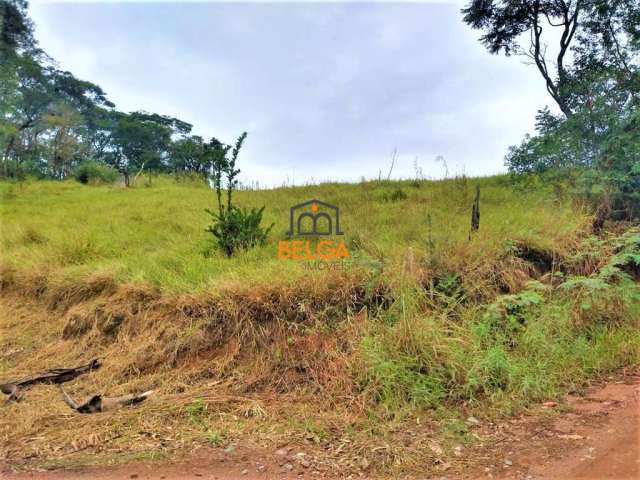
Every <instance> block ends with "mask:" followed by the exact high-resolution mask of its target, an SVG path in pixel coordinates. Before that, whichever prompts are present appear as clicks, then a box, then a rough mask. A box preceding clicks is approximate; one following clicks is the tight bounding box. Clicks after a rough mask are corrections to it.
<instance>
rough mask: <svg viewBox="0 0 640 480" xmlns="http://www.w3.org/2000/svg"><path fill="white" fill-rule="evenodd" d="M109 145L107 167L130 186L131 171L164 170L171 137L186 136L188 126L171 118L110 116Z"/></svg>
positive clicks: (140, 113)
mask: <svg viewBox="0 0 640 480" xmlns="http://www.w3.org/2000/svg"><path fill="white" fill-rule="evenodd" d="M111 128H112V130H111V135H110V139H109V144H110V147H111V155H110V156H108V159H109V163H111V164H112V165H113V166H114V167H116V168H117V169H118V170H119V171H120V172H121V173H122V174H123V176H124V179H125V185H127V186H129V185H130V172H131V170H132V169H135V170H138V171H139V172H142V171H143V170H144V169H145V168H146V169H148V170H154V171H160V170H163V169H165V168H166V167H167V164H166V163H167V162H166V160H167V157H168V154H169V152H170V148H171V145H172V135H180V134H186V133H188V132H189V131H190V130H191V125H190V124H188V123H186V122H183V121H181V120H178V119H176V118H173V117H167V116H162V115H157V114H150V113H146V112H133V113H129V114H126V113H121V112H114V113H113V125H112V127H111Z"/></svg>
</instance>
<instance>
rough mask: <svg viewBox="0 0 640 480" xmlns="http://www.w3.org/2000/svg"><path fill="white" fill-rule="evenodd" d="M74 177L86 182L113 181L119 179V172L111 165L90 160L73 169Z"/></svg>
mask: <svg viewBox="0 0 640 480" xmlns="http://www.w3.org/2000/svg"><path fill="white" fill-rule="evenodd" d="M73 177H74V178H75V179H76V180H77V181H78V182H80V183H84V184H97V183H113V182H115V181H116V180H117V179H118V172H117V171H116V170H115V169H114V168H112V167H110V166H109V165H104V164H102V163H98V162H94V161H91V160H88V161H86V162H82V163H81V164H80V165H78V166H77V167H76V168H75V169H74V170H73Z"/></svg>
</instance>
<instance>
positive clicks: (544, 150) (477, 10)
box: [463, 0, 640, 218]
mask: <svg viewBox="0 0 640 480" xmlns="http://www.w3.org/2000/svg"><path fill="white" fill-rule="evenodd" d="M463 14H464V19H465V21H466V22H467V23H468V24H469V25H471V26H472V27H473V28H476V29H480V30H482V31H483V33H484V35H483V36H482V37H481V41H482V42H483V43H484V45H485V46H486V47H487V48H488V49H489V51H490V52H492V53H499V52H504V53H505V54H506V55H512V54H516V55H522V56H525V57H528V58H529V59H531V60H532V63H533V64H534V65H535V66H536V67H537V69H538V71H539V72H540V74H541V76H542V78H543V80H544V82H545V85H546V88H547V91H548V92H549V94H550V95H551V97H552V98H553V100H554V101H555V103H556V104H557V106H558V108H559V110H560V112H561V113H560V114H554V113H552V112H551V111H550V110H549V109H547V108H545V109H544V110H542V111H540V112H539V114H538V117H537V132H536V134H535V135H534V136H527V137H526V138H525V139H524V141H523V142H522V144H521V145H519V146H517V147H512V148H511V150H510V152H509V154H508V155H507V158H506V162H507V166H508V167H509V169H510V170H511V171H512V172H515V173H517V174H522V173H529V172H537V173H540V172H545V175H546V176H547V177H549V175H551V177H553V178H555V179H557V180H559V181H562V182H566V180H567V179H571V180H572V181H573V182H574V184H575V186H576V187H579V191H580V192H581V193H583V194H585V195H586V196H587V198H589V199H591V200H593V201H594V202H595V203H597V204H598V205H599V206H600V209H599V211H600V213H602V214H603V216H604V215H605V214H606V215H609V214H613V215H614V216H615V217H618V218H637V217H639V216H640V194H639V189H640V3H639V2H637V0H615V1H606V0H560V1H558V0H548V1H546V0H537V1H531V2H510V1H493V0H490V1H487V0H474V1H472V2H471V3H470V4H469V5H468V6H467V7H466V8H465V9H464V10H463ZM554 42H555V43H556V45H553V44H554ZM554 47H555V48H554ZM552 53H553V54H554V55H553V54H552Z"/></svg>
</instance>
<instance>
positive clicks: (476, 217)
mask: <svg viewBox="0 0 640 480" xmlns="http://www.w3.org/2000/svg"><path fill="white" fill-rule="evenodd" d="M479 229H480V186H479V185H476V199H475V200H474V201H473V208H472V209H471V231H470V232H469V240H471V235H472V234H473V232H477V231H478V230H479Z"/></svg>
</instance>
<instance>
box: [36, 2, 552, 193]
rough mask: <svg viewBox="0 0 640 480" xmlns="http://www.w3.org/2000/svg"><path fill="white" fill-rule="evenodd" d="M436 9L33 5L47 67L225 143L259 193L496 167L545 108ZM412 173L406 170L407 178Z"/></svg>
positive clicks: (536, 83)
mask: <svg viewBox="0 0 640 480" xmlns="http://www.w3.org/2000/svg"><path fill="white" fill-rule="evenodd" d="M463 5H464V2H450V3H433V2H427V3H388V2H385V3H383V2H378V3H362V2H351V3H338V2H328V3H306V2H302V3H289V2H280V3H268V2H256V3H239V2H238V3H206V2H195V3H182V4H180V3H169V2H140V3H122V2H65V3H57V2H50V1H43V0H40V1H38V0H35V1H32V2H31V6H30V14H31V16H32V18H33V19H34V22H35V25H36V38H37V39H38V40H39V42H40V45H41V47H42V48H43V49H44V50H45V51H46V52H47V53H48V54H49V55H50V56H51V57H53V58H54V59H55V60H56V61H57V63H58V65H59V67H60V68H63V69H65V70H69V71H71V72H73V73H74V75H76V76H77V77H79V78H82V79H85V80H89V81H92V82H94V83H97V84H98V85H100V86H101V87H102V88H103V89H104V90H105V91H106V92H107V94H108V97H109V98H110V100H111V101H113V102H114V103H115V104H116V107H117V108H118V109H119V110H122V111H135V110H145V111H149V112H156V113H160V114H164V115H171V116H175V117H178V118H180V119H182V120H185V121H187V122H189V123H191V124H193V125H194V128H193V133H195V134H198V135H201V136H203V137H205V138H207V139H208V138H210V137H212V136H215V137H216V138H218V139H219V140H220V141H222V142H224V143H229V144H231V143H233V142H234V141H235V138H237V137H238V136H239V135H240V134H241V133H242V132H243V131H247V132H248V138H247V141H246V143H245V148H244V149H243V151H242V153H241V155H240V158H239V166H240V168H241V170H242V175H241V177H242V178H243V181H245V182H255V181H258V182H259V183H260V185H261V186H275V185H281V184H283V183H287V184H295V185H300V184H304V183H308V182H318V181H328V180H342V181H358V180H360V179H361V178H362V177H364V178H366V179H372V178H377V177H378V175H379V174H380V172H382V176H383V177H386V176H387V175H388V173H389V168H390V165H391V159H392V156H393V152H394V151H397V160H396V161H395V165H394V167H393V171H392V172H391V177H392V178H414V177H416V175H417V170H419V171H420V172H421V175H423V176H424V177H428V178H441V177H443V176H444V175H445V168H444V165H443V162H440V161H436V158H437V157H442V158H444V160H445V162H446V164H447V169H448V174H449V176H453V175H456V174H457V175H460V174H463V173H465V174H466V175H489V174H494V173H498V172H503V171H505V166H504V156H505V154H506V153H507V149H508V147H509V146H510V145H514V144H517V143H519V142H520V141H521V140H522V138H523V136H524V135H525V134H526V133H531V132H532V131H533V125H534V120H535V113H536V111H537V110H538V109H539V108H541V107H543V106H544V105H547V104H549V103H550V102H549V99H548V98H547V96H546V92H545V89H544V84H543V83H542V81H541V79H540V78H539V76H538V73H537V71H536V70H535V68H534V67H533V66H531V65H525V64H524V63H523V61H522V59H520V58H517V57H511V58H505V57H503V56H495V55H490V54H489V53H488V52H487V51H486V50H485V49H484V47H483V46H482V45H481V44H480V43H479V42H478V37H479V36H480V33H479V32H477V31H472V30H471V29H470V28H469V27H468V26H467V25H465V24H464V23H463V21H462V16H461V14H460V8H461V6H463ZM416 167H417V168H416Z"/></svg>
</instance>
